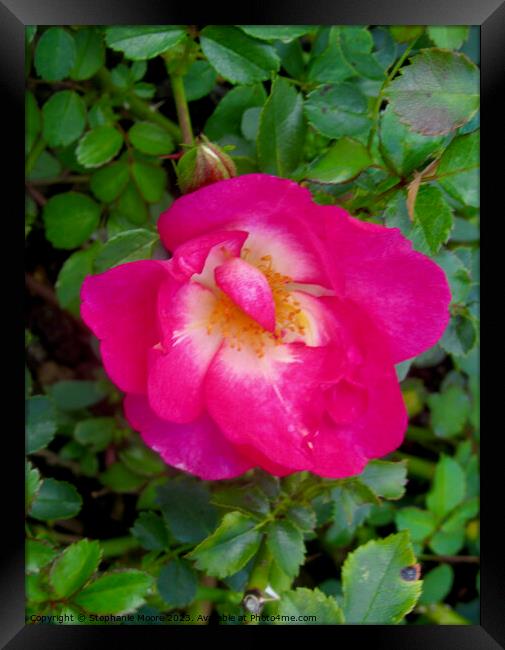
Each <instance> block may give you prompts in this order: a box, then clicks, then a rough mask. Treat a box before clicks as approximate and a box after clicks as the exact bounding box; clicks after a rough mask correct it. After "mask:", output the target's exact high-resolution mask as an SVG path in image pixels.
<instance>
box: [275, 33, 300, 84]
mask: <svg viewBox="0 0 505 650" xmlns="http://www.w3.org/2000/svg"><path fill="white" fill-rule="evenodd" d="M275 49H276V50H277V54H278V55H279V56H280V58H281V64H282V67H283V68H284V70H286V72H287V73H288V75H289V76H290V77H292V78H294V79H300V78H301V77H303V74H304V70H305V61H304V58H303V49H302V46H301V44H300V41H296V40H295V41H291V42H290V43H282V42H281V41H278V42H277V43H276V44H275Z"/></svg>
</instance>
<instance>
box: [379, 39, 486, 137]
mask: <svg viewBox="0 0 505 650" xmlns="http://www.w3.org/2000/svg"><path fill="white" fill-rule="evenodd" d="M400 73H401V75H400V76H399V77H397V78H396V79H394V80H393V81H392V82H391V84H390V85H389V86H388V88H387V91H386V94H387V96H388V97H389V99H390V100H391V103H392V105H393V109H394V111H395V112H396V113H397V114H398V115H399V117H400V120H401V121H402V122H404V123H405V124H408V125H409V127H410V128H411V129H412V130H413V131H417V132H418V133H423V134H424V135H443V134H444V133H449V132H450V131H453V130H454V129H457V128H458V127H460V126H462V125H463V124H465V123H466V122H468V121H469V120H470V119H471V118H472V117H473V115H474V114H475V113H476V112H477V110H478V108H479V70H478V68H477V66H476V65H475V64H474V63H472V62H471V61H470V59H469V58H468V57H467V56H465V55H464V54H461V53H456V52H449V51H446V50H437V49H428V50H422V51H421V52H419V54H417V55H415V56H414V57H412V59H411V60H410V65H408V66H404V67H403V68H401V70H400Z"/></svg>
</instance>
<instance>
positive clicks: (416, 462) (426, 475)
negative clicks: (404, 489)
mask: <svg viewBox="0 0 505 650" xmlns="http://www.w3.org/2000/svg"><path fill="white" fill-rule="evenodd" d="M394 460H406V461H407V466H408V472H409V474H412V476H415V477H416V478H422V479H426V480H427V481H431V479H432V478H433V475H434V474H435V463H432V462H431V461H430V460H424V458H417V456H411V455H410V454H405V453H403V452H397V453H396V454H394Z"/></svg>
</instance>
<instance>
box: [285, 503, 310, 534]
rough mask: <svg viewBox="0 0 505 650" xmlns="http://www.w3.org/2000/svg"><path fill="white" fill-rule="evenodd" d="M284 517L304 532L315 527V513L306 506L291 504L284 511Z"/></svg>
mask: <svg viewBox="0 0 505 650" xmlns="http://www.w3.org/2000/svg"><path fill="white" fill-rule="evenodd" d="M286 517H287V518H288V519H289V521H291V523H293V524H294V525H295V526H297V527H298V528H299V529H300V530H301V531H303V532H305V533H308V532H311V531H312V530H314V528H315V527H316V513H315V512H314V510H313V509H312V508H310V507H308V506H291V508H289V510H288V511H287V512H286Z"/></svg>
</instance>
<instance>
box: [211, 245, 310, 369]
mask: <svg viewBox="0 0 505 650" xmlns="http://www.w3.org/2000/svg"><path fill="white" fill-rule="evenodd" d="M242 253H243V255H242V257H244V259H245V258H246V257H247V254H248V250H247V249H243V251H242ZM255 266H256V267H257V268H258V269H259V270H260V271H261V272H262V273H263V275H264V276H265V278H266V279H267V282H268V284H269V285H270V289H271V291H272V296H273V300H274V305H275V330H274V331H273V332H269V331H268V330H266V329H264V328H263V327H262V326H261V325H260V324H259V323H258V322H257V321H255V320H254V319H253V318H251V317H250V316H249V315H248V314H246V313H245V312H244V311H243V310H242V309H241V308H240V307H239V306H238V305H236V304H235V303H234V302H233V300H231V298H230V297H229V296H227V295H226V294H225V293H224V292H223V291H221V290H220V289H217V291H216V297H217V300H216V302H215V305H214V308H213V309H212V312H211V314H210V316H209V320H208V322H207V333H208V334H212V333H215V332H218V333H220V334H221V335H222V336H223V337H224V338H226V339H228V341H229V345H230V347H231V348H235V349H237V350H242V349H243V348H245V347H247V348H248V349H252V350H253V351H254V352H255V354H256V355H257V356H258V357H260V358H261V357H263V356H264V355H265V350H266V348H267V347H270V346H274V345H280V344H282V343H286V342H287V341H286V340H287V339H288V340H299V339H300V338H302V339H303V337H304V335H305V334H306V327H307V319H306V317H305V316H304V314H303V312H302V309H301V305H300V302H299V301H298V300H297V299H296V298H295V297H294V296H293V295H292V293H291V292H290V291H288V289H287V288H286V285H287V284H288V283H290V282H292V279H291V278H290V277H289V276H287V275H282V274H281V273H278V272H276V271H275V270H274V269H273V268H272V258H271V256H270V255H265V256H263V257H261V258H260V261H259V263H257V264H255Z"/></svg>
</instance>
